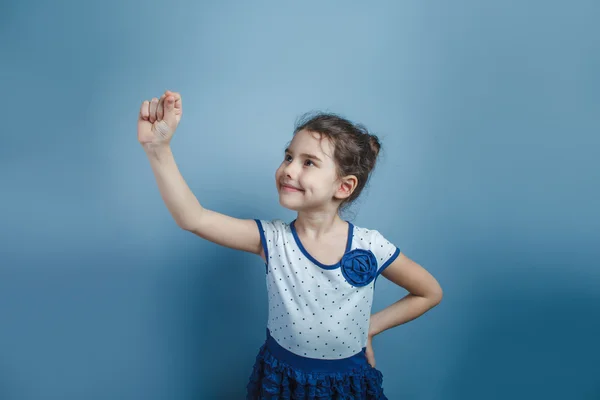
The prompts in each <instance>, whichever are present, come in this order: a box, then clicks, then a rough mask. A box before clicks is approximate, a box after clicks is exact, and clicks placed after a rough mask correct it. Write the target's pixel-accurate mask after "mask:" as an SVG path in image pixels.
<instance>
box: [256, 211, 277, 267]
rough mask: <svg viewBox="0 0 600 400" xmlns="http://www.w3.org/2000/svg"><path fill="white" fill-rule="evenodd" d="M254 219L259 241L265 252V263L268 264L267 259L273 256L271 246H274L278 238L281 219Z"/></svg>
mask: <svg viewBox="0 0 600 400" xmlns="http://www.w3.org/2000/svg"><path fill="white" fill-rule="evenodd" d="M254 221H256V225H257V227H258V232H259V233H260V242H261V244H262V248H263V251H264V253H265V260H266V262H265V264H266V265H267V266H268V265H269V259H271V258H273V247H275V243H277V242H278V240H279V235H280V230H281V229H280V227H281V221H280V220H273V221H267V220H261V219H255V220H254Z"/></svg>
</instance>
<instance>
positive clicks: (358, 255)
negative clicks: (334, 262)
mask: <svg viewBox="0 0 600 400" xmlns="http://www.w3.org/2000/svg"><path fill="white" fill-rule="evenodd" d="M340 263H341V265H340V268H341V270H342V274H343V275H344V278H346V280H347V281H348V283H350V284H351V285H353V286H366V285H368V284H369V283H371V282H372V281H373V279H375V276H376V275H377V257H375V254H373V253H372V252H371V251H369V250H363V249H354V250H352V251H349V252H348V253H346V254H344V256H343V257H342V260H341V261H340Z"/></svg>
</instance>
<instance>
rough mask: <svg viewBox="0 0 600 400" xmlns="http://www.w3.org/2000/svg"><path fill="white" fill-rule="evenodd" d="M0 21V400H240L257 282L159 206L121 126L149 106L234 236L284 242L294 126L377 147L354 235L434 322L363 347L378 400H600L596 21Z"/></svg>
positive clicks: (552, 4) (71, 5) (354, 13)
mask: <svg viewBox="0 0 600 400" xmlns="http://www.w3.org/2000/svg"><path fill="white" fill-rule="evenodd" d="M0 7H1V8H0V46H1V47H0V50H1V51H0V88H2V93H1V96H0V107H1V109H2V111H3V116H2V122H1V124H0V135H1V137H2V145H1V146H0V165H1V170H0V171H1V172H0V181H1V187H0V192H1V196H0V210H1V222H0V265H1V267H0V398H2V399H4V400H13V399H14V400H30V399H63V400H70V399H86V400H94V399H142V398H143V399H147V400H154V399H213V398H214V399H239V398H243V394H244V388H245V385H246V382H247V378H248V376H249V373H250V370H251V367H252V364H253V362H254V357H255V355H256V352H257V351H258V348H259V346H260V345H261V344H262V342H263V340H264V333H265V332H264V326H265V323H266V318H267V313H266V311H267V304H266V291H265V281H264V267H263V264H262V262H261V261H260V259H259V258H258V257H256V256H254V255H250V254H246V253H240V252H235V251H233V250H230V249H226V248H222V247H219V246H217V245H214V244H212V243H209V242H206V241H203V240H202V239H200V238H198V237H196V236H194V235H193V234H191V233H189V232H185V231H183V230H181V229H179V228H178V227H177V226H176V224H175V223H174V222H173V220H172V218H171V216H170V214H169V213H168V210H167V208H166V207H165V205H164V204H163V202H162V199H161V197H160V194H159V192H158V190H157V186H156V183H155V181H154V176H153V174H152V171H151V169H150V166H149V163H148V160H147V158H146V156H145V154H144V152H143V150H142V149H141V147H140V146H139V144H138V142H137V137H136V119H137V114H138V110H139V106H140V104H141V102H142V101H143V100H144V99H150V98H151V97H153V96H159V95H160V94H161V93H162V92H163V91H164V90H166V89H171V90H175V91H179V92H181V93H182V96H183V99H184V116H183V120H182V123H181V125H180V128H179V129H178V131H177V133H176V135H175V138H174V139H173V143H172V145H173V151H174V154H175V158H176V161H177V162H178V165H179V167H180V169H181V172H182V173H183V176H184V177H185V179H186V181H187V182H188V184H189V185H190V187H191V188H192V190H193V191H194V193H195V194H196V196H197V197H198V199H199V200H200V202H201V203H202V204H203V205H204V206H205V207H207V208H210V209H214V210H217V211H220V212H224V213H228V214H230V215H233V216H236V217H241V218H283V219H286V220H291V219H292V218H293V217H294V215H293V214H292V213H291V212H290V211H288V210H285V209H283V208H282V207H280V206H279V204H278V200H277V195H276V190H275V186H274V172H275V169H276V167H277V166H278V164H279V163H280V161H281V159H282V157H283V149H284V148H285V144H286V143H287V142H288V141H289V140H290V139H291V133H292V129H293V124H294V121H295V119H296V118H297V117H298V116H299V115H301V114H302V113H304V112H306V111H310V110H317V109H318V110H325V111H334V112H338V113H341V114H342V115H345V116H347V117H349V118H350V119H352V120H354V121H356V122H362V123H364V124H365V125H366V126H367V127H369V128H370V129H371V130H372V131H373V132H374V133H376V134H378V135H379V136H380V138H381V139H382V141H383V147H384V150H383V153H382V157H381V159H380V162H379V164H378V167H377V169H376V171H375V175H374V176H373V179H372V181H371V185H370V187H369V188H368V191H367V192H365V194H364V195H363V196H362V197H361V200H360V201H359V202H358V203H357V207H355V208H354V211H353V214H352V215H350V216H349V218H352V221H353V222H354V223H356V224H357V225H360V226H365V227H371V228H374V229H378V230H379V231H381V232H382V233H383V234H384V235H385V236H386V237H388V238H389V239H391V240H392V241H393V242H394V243H395V244H397V245H398V246H399V247H400V248H401V249H402V251H403V252H404V253H405V254H406V255H407V256H409V257H411V258H413V259H414V260H415V261H417V262H419V263H420V264H421V265H423V266H424V267H425V268H427V269H428V270H429V271H430V272H431V273H432V274H433V275H434V276H435V277H436V278H437V279H438V280H439V282H440V283H441V285H442V287H443V289H444V296H445V297H444V300H443V301H442V303H441V304H440V305H439V306H438V307H436V308H434V309H433V310H432V311H430V312H429V313H427V314H425V315H424V316H422V317H421V318H418V319H417V320H415V321H413V322H410V323H408V324H406V325H403V326H400V327H398V328H395V329H393V330H390V331H386V332H384V333H382V334H381V335H380V336H378V337H377V338H376V339H375V343H374V348H375V356H376V359H377V367H378V369H380V370H381V371H382V372H383V373H384V377H385V378H384V387H385V389H386V392H387V394H388V397H389V398H390V399H392V400H393V399H411V400H413V399H414V400H417V399H418V400H425V399H431V400H438V399H440V400H446V399H448V400H453V399H461V400H467V399H599V398H600V365H599V360H600V345H599V344H598V340H599V338H600V291H599V289H600V265H599V264H600V262H599V261H598V260H599V259H600V248H599V243H600V212H599V211H598V204H600V198H599V197H600V189H599V187H600V185H599V183H600V165H599V164H600V163H599V161H598V154H599V150H598V149H599V147H600V139H599V133H600V124H599V122H598V121H599V119H598V112H599V108H600V107H599V106H600V95H599V93H600V78H599V70H600V42H599V41H598V37H599V35H600V28H599V25H598V23H597V21H598V19H599V16H600V5H599V3H598V2H595V1H591V0H590V1H573V2H569V3H567V2H556V1H529V2H518V1H503V2H481V1H464V0H461V1H455V2H444V1H429V2H421V1H402V2H392V1H387V2H384V1H376V2H362V3H360V2H342V1H337V2H335V1H320V2H318V1H304V2H281V1H279V2H275V1H272V2H267V1H253V2H242V1H238V2H231V1H221V2H218V3H217V2H193V1H187V2H184V1H176V2H167V1H162V2H158V1H145V2H142V1H126V2H118V1H115V0H106V1H102V2H83V1H74V0H73V1H57V2H41V1H32V0H26V1H20V2H6V1H5V2H2V3H1V4H0ZM377 289H378V290H377V292H376V295H375V303H374V311H377V310H379V309H382V308H383V307H385V306H387V305H389V304H391V303H392V302H395V301H396V300H398V299H400V298H401V297H402V296H404V295H405V294H406V292H405V291H404V290H403V289H401V288H398V287H396V286H395V285H393V284H392V283H390V282H389V281H386V280H385V279H384V280H381V281H380V283H379V284H378V288H377Z"/></svg>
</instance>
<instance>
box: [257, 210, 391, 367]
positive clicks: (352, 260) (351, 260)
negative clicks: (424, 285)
mask: <svg viewBox="0 0 600 400" xmlns="http://www.w3.org/2000/svg"><path fill="white" fill-rule="evenodd" d="M256 223H257V225H258V229H259V232H260V234H261V241H262V246H263V250H264V253H265V256H266V260H267V262H266V279H267V290H268V302H269V318H268V324H267V328H268V329H269V332H270V334H271V336H272V337H273V338H274V339H275V340H276V341H277V342H278V343H279V344H280V345H281V346H282V347H284V348H285V349H287V350H289V351H291V352H293V353H295V354H297V355H300V356H304V357H309V358H317V359H326V360H331V359H340V358H346V357H350V356H352V355H354V354H356V353H358V352H360V351H361V350H362V348H364V347H365V346H366V344H367V335H368V331H369V319H370V315H371V306H372V301H373V291H374V287H375V281H376V279H377V277H378V276H379V274H381V272H382V271H383V270H384V269H385V268H386V267H387V266H388V265H390V264H391V263H392V262H393V261H394V260H395V259H396V258H397V257H398V255H399V254H400V249H399V248H397V247H396V246H395V245H393V244H391V243H390V242H389V241H387V240H386V239H385V238H384V237H383V236H382V235H381V234H380V233H379V232H378V231H376V230H370V229H364V228H359V227H357V226H354V225H353V224H352V223H350V222H349V223H348V225H349V226H348V239H347V244H346V251H345V254H344V256H343V257H342V259H341V260H340V261H339V262H338V263H336V264H334V265H324V264H321V263H320V262H319V261H317V260H316V259H314V258H313V257H312V256H311V255H310V254H308V252H307V251H306V249H305V248H304V246H302V243H301V241H300V239H299V238H298V235H297V234H296V230H295V228H294V222H292V223H290V224H288V223H285V222H283V221H281V220H273V221H265V220H256Z"/></svg>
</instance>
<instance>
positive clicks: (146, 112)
mask: <svg viewBox="0 0 600 400" xmlns="http://www.w3.org/2000/svg"><path fill="white" fill-rule="evenodd" d="M181 115H182V108H181V96H180V95H179V93H175V92H171V91H169V90H167V91H166V92H165V93H164V94H163V95H162V96H161V97H160V99H157V98H156V97H155V98H153V99H152V100H151V101H148V100H146V101H144V102H143V103H142V107H141V108H140V114H139V117H138V141H139V142H140V144H142V146H147V145H156V144H169V142H170V141H171V138H172V137H173V134H174V133H175V129H177V125H179V121H180V120H181Z"/></svg>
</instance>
